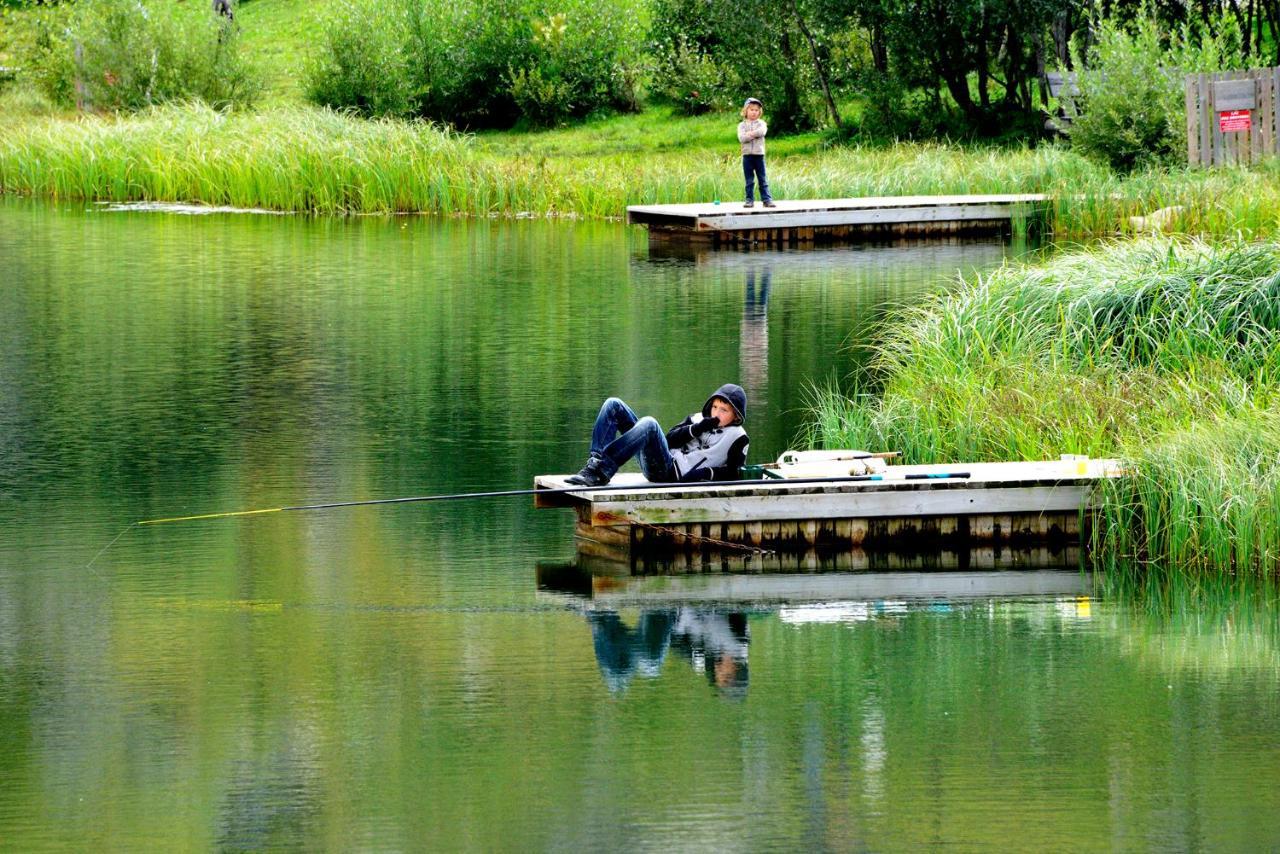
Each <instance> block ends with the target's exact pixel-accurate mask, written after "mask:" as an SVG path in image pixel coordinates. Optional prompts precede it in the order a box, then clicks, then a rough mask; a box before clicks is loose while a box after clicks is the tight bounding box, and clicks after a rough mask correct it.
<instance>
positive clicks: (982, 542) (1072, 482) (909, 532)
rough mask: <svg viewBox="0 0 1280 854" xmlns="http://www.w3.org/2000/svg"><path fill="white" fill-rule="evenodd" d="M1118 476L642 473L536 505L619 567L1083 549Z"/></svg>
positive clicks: (1071, 470) (1010, 467)
mask: <svg viewBox="0 0 1280 854" xmlns="http://www.w3.org/2000/svg"><path fill="white" fill-rule="evenodd" d="M845 465H846V469H847V467H848V464H847V463H846V464H845ZM940 475H941V476H940ZM947 475H951V476H947ZM957 475H962V476H957ZM811 476H812V475H811V473H807V472H806V473H804V477H806V478H808V477H811ZM923 476H927V477H924V479H914V478H920V477H923ZM1118 476H1120V468H1119V465H1118V463H1117V462H1116V461H1115V460H1077V459H1064V460H1054V461H1044V462H1006V463H968V464H954V465H930V466H909V465H894V466H889V467H888V469H887V471H885V472H884V474H883V479H877V480H858V481H827V482H814V481H813V480H808V479H799V478H798V477H797V478H795V479H790V480H788V479H782V480H761V481H753V482H750V483H739V484H732V485H728V484H726V485H719V484H666V485H663V484H654V485H652V487H650V488H644V487H643V485H644V484H645V483H646V481H645V480H644V478H643V477H641V476H640V475H638V474H621V475H618V476H617V477H615V478H614V482H613V483H614V484H615V485H618V486H622V487H626V488H625V489H619V490H616V491H615V490H607V489H606V490H601V491H594V490H593V491H588V492H580V493H579V492H574V491H569V492H560V491H557V492H549V493H547V494H545V495H543V494H538V493H535V496H534V500H535V505H536V506H538V507H562V508H570V509H572V510H573V511H574V512H575V514H576V516H577V526H576V529H575V534H576V536H577V537H578V548H579V551H580V552H583V553H586V554H594V555H598V556H599V557H602V558H607V559H610V560H624V561H631V560H634V559H635V558H636V557H637V556H643V555H654V554H657V555H669V554H673V553H680V552H690V551H697V552H703V553H712V552H721V553H726V554H733V553H735V552H737V553H739V554H750V553H756V554H759V553H763V552H773V553H779V554H780V553H789V554H805V553H815V554H817V553H826V554H833V553H837V552H847V551H849V550H863V551H868V550H878V549H885V550H904V549H905V550H907V551H919V550H922V549H926V550H927V549H962V548H970V547H972V546H1000V547H1005V548H1026V547H1032V546H1034V547H1045V548H1051V549H1054V550H1055V551H1062V550H1065V549H1068V548H1078V547H1079V546H1080V544H1081V542H1082V535H1083V534H1085V533H1087V531H1088V526H1089V524H1090V519H1091V516H1090V511H1091V506H1092V504H1091V500H1092V493H1093V489H1094V487H1095V486H1096V485H1097V484H1098V483H1099V482H1100V481H1101V480H1103V479H1104V478H1109V477H1118ZM565 477H566V475H543V476H541V477H538V478H537V479H536V481H535V487H536V488H537V489H540V490H563V489H566V488H568V489H572V487H571V486H569V485H568V484H566V483H565V480H564V478H565ZM637 487H640V488H637Z"/></svg>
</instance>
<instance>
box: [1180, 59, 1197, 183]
mask: <svg viewBox="0 0 1280 854" xmlns="http://www.w3.org/2000/svg"><path fill="white" fill-rule="evenodd" d="M1182 84H1183V85H1182V88H1183V94H1184V98H1183V101H1184V104H1185V109H1186V114H1187V163H1188V164H1190V165H1192V166H1195V165H1196V164H1197V163H1198V162H1199V160H1200V134H1199V133H1198V132H1197V128H1196V116H1197V111H1196V78H1195V76H1194V75H1191V74H1188V75H1187V76H1186V77H1185V78H1183V81H1182Z"/></svg>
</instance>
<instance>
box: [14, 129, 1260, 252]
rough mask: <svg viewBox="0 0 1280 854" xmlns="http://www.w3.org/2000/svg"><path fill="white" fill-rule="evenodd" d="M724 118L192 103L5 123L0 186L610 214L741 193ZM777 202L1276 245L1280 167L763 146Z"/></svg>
mask: <svg viewBox="0 0 1280 854" xmlns="http://www.w3.org/2000/svg"><path fill="white" fill-rule="evenodd" d="M733 122H734V117H732V116H709V117H701V118H695V119H688V118H682V117H677V116H673V115H671V113H670V112H669V111H665V110H661V109H655V110H651V111H649V112H647V113H645V114H642V115H638V116H620V117H613V118H609V119H603V120H600V121H597V122H592V123H588V124H585V125H581V126H578V127H574V128H570V129H566V130H558V131H550V132H546V133H518V132H505V133H488V134H484V135H479V136H473V135H465V134H456V133H452V132H449V131H447V130H444V129H441V128H439V127H437V126H434V125H431V124H428V123H420V122H418V123H415V122H401V121H391V120H387V121H365V120H362V119H356V118H353V117H349V116H345V115H341V114H336V113H333V112H330V111H326V110H321V109H315V108H309V107H301V106H279V107H274V108H271V109H267V110H263V111H260V112H253V113H228V114H223V113H217V112H214V111H212V110H209V109H208V108H205V107H203V106H200V105H178V106H168V107H162V108H157V109H154V110H152V111H149V112H145V113H142V114H139V115H136V116H132V117H113V116H107V117H97V116H85V117H74V118H66V117H61V116H38V115H29V116H26V117H24V118H20V119H19V118H13V117H10V118H9V119H7V120H5V121H4V122H3V124H0V190H2V191H4V192H7V193H16V194H24V195H35V196H43V197H50V198H56V199H77V200H88V199H96V200H111V201H135V200H146V201H181V202H195V203H205V204H223V205H235V206H240V207H263V208H270V209H276V210H294V211H309V212H318V213H342V212H356V213H388V212H426V213H434V214H446V215H451V214H464V215H478V216H486V215H495V214H496V215H516V214H526V215H527V214H534V215H542V214H553V215H566V214H567V215H577V216H584V217H611V216H619V215H621V213H622V212H623V211H624V210H625V208H626V206H627V205H628V204H639V203H661V202H692V201H707V200H712V199H726V200H730V199H736V198H737V197H738V194H739V193H740V192H741V191H740V187H739V183H740V181H741V176H740V174H739V170H740V166H739V158H738V154H737V152H736V145H735V144H734V143H733V140H732V133H733ZM770 146H771V147H770V170H771V175H772V182H773V184H774V186H775V193H776V195H779V196H780V197H783V198H822V197H841V196H873V195H914V194H949V193H1010V192H1046V193H1051V194H1053V195H1054V196H1055V198H1057V210H1056V215H1055V228H1056V230H1057V233H1058V235H1059V237H1068V238H1070V237H1086V236H1096V235H1106V234H1115V233H1117V232H1120V231H1124V230H1126V229H1129V228H1130V227H1131V226H1130V225H1129V217H1131V216H1134V215H1140V214H1145V213H1149V212H1150V211H1152V210H1154V209H1156V208H1161V207H1167V206H1171V205H1179V206H1181V207H1182V208H1183V210H1182V211H1181V212H1180V213H1179V214H1178V215H1176V216H1174V217H1173V218H1172V219H1171V221H1170V223H1169V225H1170V226H1171V227H1172V228H1174V229H1179V230H1187V231H1192V232H1204V233H1216V234H1224V233H1236V232H1239V233H1243V234H1248V235H1270V234H1273V233H1274V232H1275V231H1276V227H1277V225H1278V224H1280V182H1277V181H1274V180H1271V179H1272V178H1274V177H1275V175H1274V173H1275V171H1276V170H1275V169H1265V168H1264V170H1263V171H1262V173H1261V174H1259V173H1258V172H1248V171H1244V170H1219V171H1214V172H1194V173H1193V172H1187V173H1175V174H1164V173H1150V174H1140V175H1137V176H1134V177H1131V178H1128V179H1123V180H1122V179H1118V178H1116V177H1114V176H1112V175H1111V174H1110V173H1108V172H1107V171H1106V170H1105V169H1103V168H1101V167H1099V166H1097V165H1095V164H1093V163H1090V162H1088V161H1086V160H1084V159H1083V158H1081V157H1079V156H1078V155H1076V154H1073V153H1071V152H1070V151H1068V150H1066V149H1064V148H1061V147H1058V146H1041V147H1038V148H1030V147H1017V148H983V147H973V146H959V145H945V144H898V145H893V146H887V147H867V148H863V147H830V146H827V145H825V144H824V141H823V138H822V137H821V136H820V135H817V134H808V135H801V136H795V137H790V138H780V139H778V140H777V141H775V142H772V143H771V144H770Z"/></svg>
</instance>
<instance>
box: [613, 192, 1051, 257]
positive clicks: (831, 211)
mask: <svg viewBox="0 0 1280 854" xmlns="http://www.w3.org/2000/svg"><path fill="white" fill-rule="evenodd" d="M1048 207H1049V198H1048V196H1045V195H1042V194H1039V193H1018V194H1007V195H981V196H873V197H867V198H854V199H784V200H781V201H778V202H777V203H776V207H772V208H766V207H763V206H762V205H761V204H760V203H759V202H757V203H756V205H755V206H754V207H750V208H748V207H745V206H744V205H743V203H742V202H736V201H735V202H721V203H718V204H716V203H701V204H681V205H632V206H630V207H628V208H627V222H628V223H631V224H633V225H643V226H646V227H647V228H648V229H649V239H650V241H701V242H709V243H712V244H715V245H736V244H753V243H755V244H765V245H778V246H787V245H798V244H804V243H824V242H837V241H846V240H867V239H871V240H876V239H892V238H898V237H902V236H919V237H937V236H947V235H959V234H1001V233H1006V234H1007V233H1010V232H1012V231H1015V230H1018V229H1020V228H1021V229H1028V230H1034V229H1036V228H1039V227H1040V224H1041V223H1043V221H1044V220H1045V218H1046V215H1047V212H1048Z"/></svg>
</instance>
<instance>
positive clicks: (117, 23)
mask: <svg viewBox="0 0 1280 854" xmlns="http://www.w3.org/2000/svg"><path fill="white" fill-rule="evenodd" d="M29 25H30V26H31V28H32V33H31V37H30V38H29V39H28V40H26V41H25V42H24V45H23V50H24V53H23V54H22V56H21V58H20V60H19V64H20V65H21V66H22V67H23V68H24V70H28V73H30V75H31V77H32V78H33V79H34V80H35V81H36V82H37V83H38V84H39V85H40V86H41V88H42V89H43V90H44V91H45V92H46V94H48V95H49V96H50V97H51V98H52V99H53V100H55V101H57V102H59V103H64V104H70V103H79V104H81V105H82V106H84V107H86V108H91V109H105V110H121V109H123V110H136V109H140V108H143V107H147V106H150V105H153V104H158V103H163V102H166V101H176V100H188V99H199V100H203V101H205V102H206V103H209V104H211V105H214V106H226V105H232V104H248V103H250V102H252V100H253V99H254V97H255V96H256V95H257V93H258V91H259V88H260V82H259V77H258V74H257V72H256V70H255V69H254V68H253V67H252V66H251V65H250V64H249V63H248V61H247V60H246V59H245V57H244V55H243V52H242V51H241V50H240V49H239V44H238V33H237V30H236V28H235V25H234V24H233V23H231V22H230V21H228V20H227V19H226V18H222V17H219V16H217V15H215V14H214V12H213V11H212V10H211V9H210V8H209V7H208V6H207V5H205V4H182V5H178V4H172V3H162V2H159V1H158V0H85V2H82V3H77V4H75V5H74V6H59V7H46V8H44V9H41V10H40V14H37V15H35V16H33V17H32V18H31V19H30V21H29Z"/></svg>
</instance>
